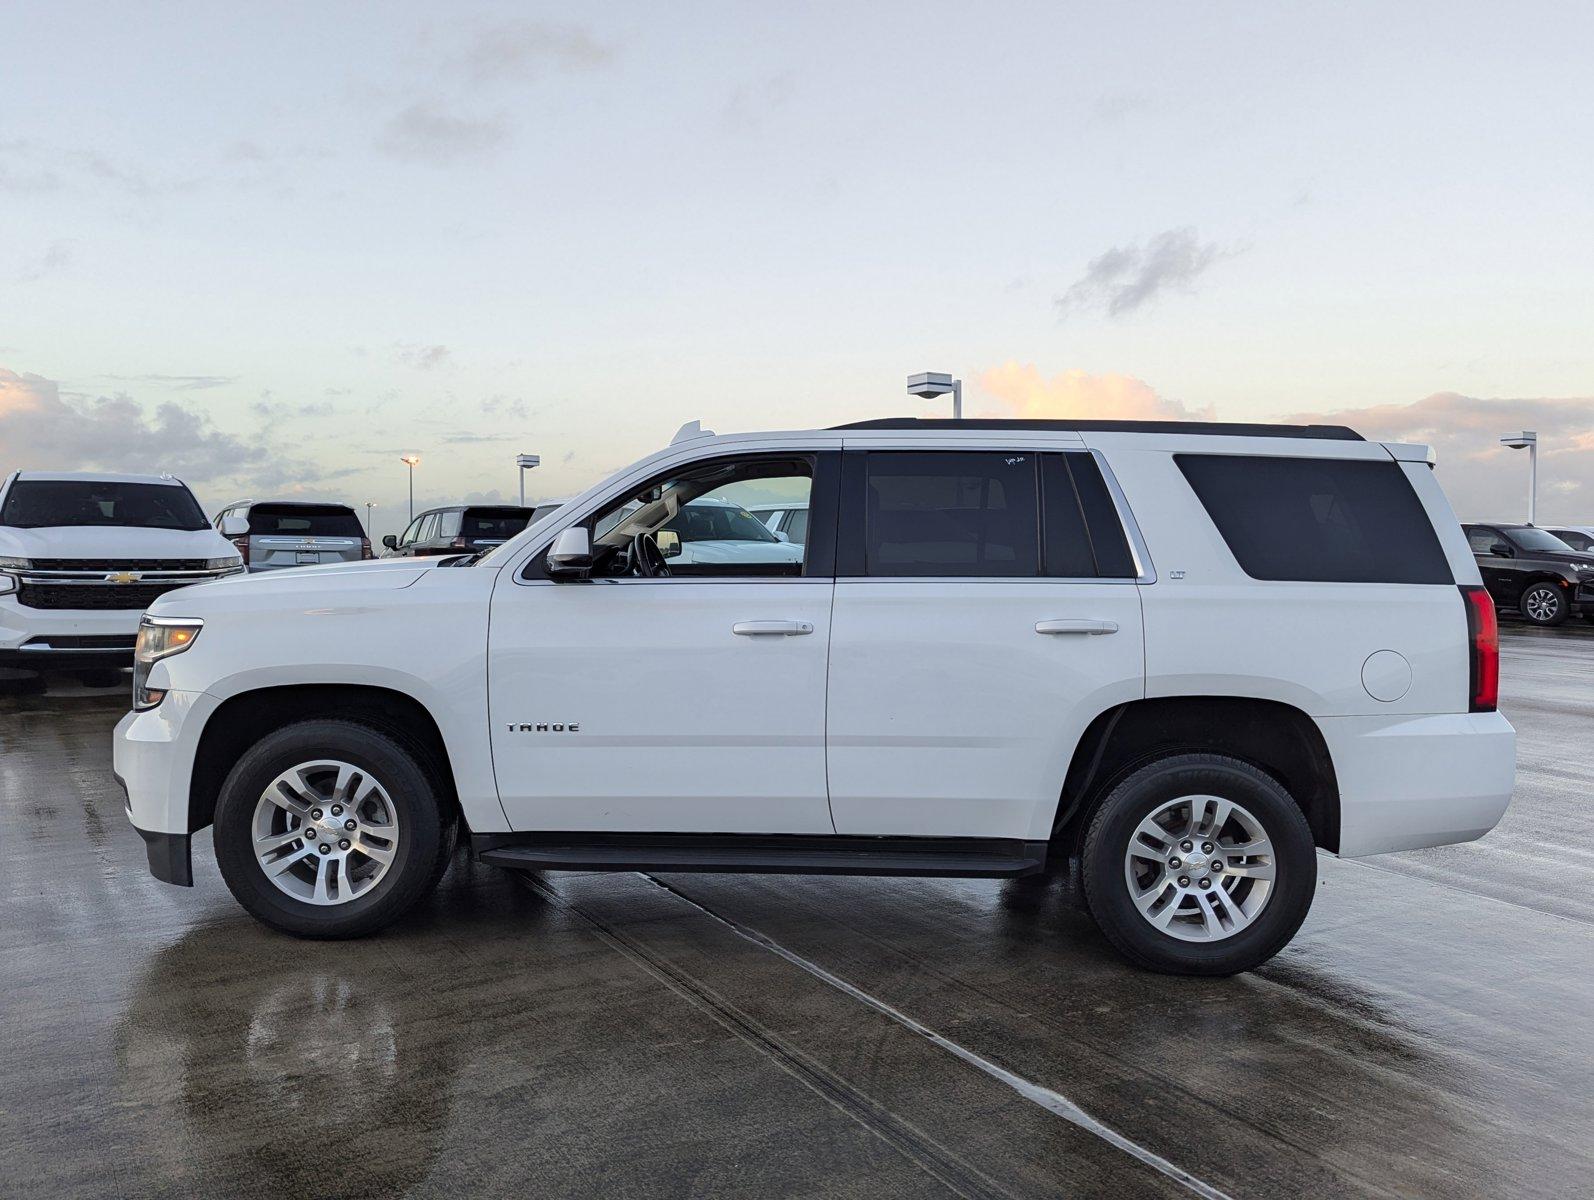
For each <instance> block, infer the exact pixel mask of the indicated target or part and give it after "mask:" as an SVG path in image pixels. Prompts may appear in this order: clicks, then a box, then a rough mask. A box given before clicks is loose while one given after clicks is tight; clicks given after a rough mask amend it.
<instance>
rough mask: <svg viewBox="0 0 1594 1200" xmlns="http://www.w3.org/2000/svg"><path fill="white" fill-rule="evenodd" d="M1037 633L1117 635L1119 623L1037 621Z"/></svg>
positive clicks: (1071, 620)
mask: <svg viewBox="0 0 1594 1200" xmlns="http://www.w3.org/2000/svg"><path fill="white" fill-rule="evenodd" d="M1035 632H1036V633H1092V634H1095V633H1117V632H1118V622H1117V621H1085V620H1073V619H1070V620H1064V621H1036V622H1035Z"/></svg>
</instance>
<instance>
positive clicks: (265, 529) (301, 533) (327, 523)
mask: <svg viewBox="0 0 1594 1200" xmlns="http://www.w3.org/2000/svg"><path fill="white" fill-rule="evenodd" d="M249 532H250V533H264V534H281V535H283V536H286V537H344V538H357V537H364V536H365V528H364V527H363V526H362V525H361V524H360V518H359V517H357V516H355V515H354V510H353V509H352V508H346V507H345V506H343V505H341V504H256V505H255V506H254V507H252V508H251V509H250V510H249Z"/></svg>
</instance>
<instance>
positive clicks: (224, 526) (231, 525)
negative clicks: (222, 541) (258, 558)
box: [221, 517, 249, 538]
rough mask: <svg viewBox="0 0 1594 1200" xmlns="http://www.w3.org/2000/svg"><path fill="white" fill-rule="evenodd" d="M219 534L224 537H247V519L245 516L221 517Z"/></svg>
mask: <svg viewBox="0 0 1594 1200" xmlns="http://www.w3.org/2000/svg"><path fill="white" fill-rule="evenodd" d="M221 536H222V537H224V538H235V537H248V536H249V521H248V518H246V517H223V518H222V519H221Z"/></svg>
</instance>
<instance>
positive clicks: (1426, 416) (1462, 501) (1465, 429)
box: [1284, 392, 1594, 524]
mask: <svg viewBox="0 0 1594 1200" xmlns="http://www.w3.org/2000/svg"><path fill="white" fill-rule="evenodd" d="M1284 419H1285V420H1288V421H1292V422H1300V423H1303V424H1325V425H1349V426H1350V427H1351V428H1352V429H1354V430H1356V431H1357V432H1358V433H1360V434H1362V436H1364V437H1366V438H1369V439H1373V440H1376V441H1381V442H1426V443H1427V444H1428V445H1430V446H1433V447H1434V449H1435V451H1436V452H1437V454H1438V465H1437V467H1436V468H1435V469H1436V471H1437V473H1438V476H1439V482H1440V483H1441V484H1443V485H1444V489H1445V492H1446V494H1447V495H1449V497H1450V502H1451V504H1452V505H1453V506H1454V507H1455V510H1456V512H1457V514H1458V515H1459V516H1460V517H1461V518H1462V520H1520V519H1521V518H1522V517H1523V516H1524V515H1525V514H1526V507H1527V473H1528V464H1527V462H1526V458H1527V456H1526V455H1525V454H1523V453H1522V452H1521V451H1517V450H1511V449H1508V448H1507V447H1505V446H1502V445H1500V438H1502V437H1504V436H1505V435H1507V434H1510V433H1514V432H1516V431H1517V430H1519V429H1532V430H1536V431H1537V432H1538V435H1539V512H1538V516H1539V523H1540V524H1545V523H1547V522H1556V521H1565V522H1573V521H1577V522H1580V523H1584V524H1586V523H1587V522H1588V520H1589V517H1590V513H1591V511H1594V487H1590V486H1588V484H1589V481H1594V397H1569V398H1564V399H1550V398H1537V399H1499V398H1491V399H1482V398H1479V397H1476V396H1463V395H1460V394H1458V393H1456V392H1436V393H1435V394H1434V395H1432V396H1426V397H1424V398H1423V399H1421V400H1415V401H1413V402H1411V403H1410V404H1379V405H1373V406H1371V407H1368V408H1342V409H1335V410H1328V411H1321V412H1302V413H1294V414H1291V415H1290V416H1288V417H1286V418H1284Z"/></svg>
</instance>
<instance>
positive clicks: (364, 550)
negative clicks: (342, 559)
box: [360, 537, 376, 558]
mask: <svg viewBox="0 0 1594 1200" xmlns="http://www.w3.org/2000/svg"><path fill="white" fill-rule="evenodd" d="M360 557H361V558H375V557H376V555H374V554H372V553H371V539H370V538H366V537H363V538H361V539H360Z"/></svg>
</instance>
